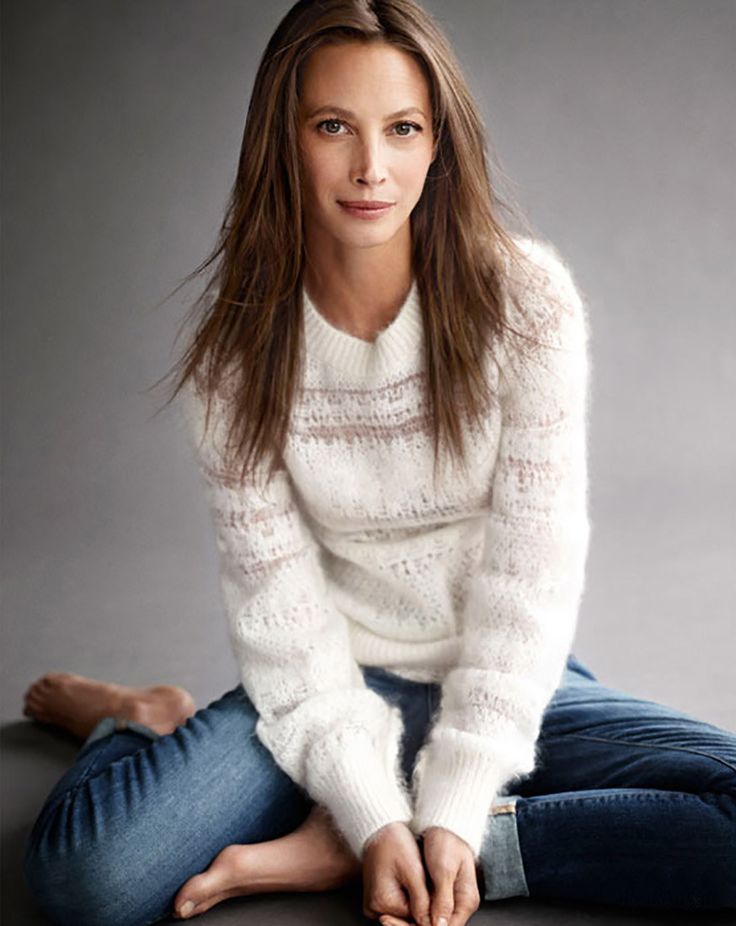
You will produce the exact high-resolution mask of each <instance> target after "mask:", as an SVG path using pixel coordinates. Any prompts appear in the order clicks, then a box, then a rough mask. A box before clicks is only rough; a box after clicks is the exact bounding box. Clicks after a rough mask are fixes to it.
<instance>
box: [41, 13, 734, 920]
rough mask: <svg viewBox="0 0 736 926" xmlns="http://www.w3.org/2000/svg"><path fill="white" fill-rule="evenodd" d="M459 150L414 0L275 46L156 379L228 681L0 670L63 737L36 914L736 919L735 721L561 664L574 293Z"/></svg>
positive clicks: (581, 403)
mask: <svg viewBox="0 0 736 926" xmlns="http://www.w3.org/2000/svg"><path fill="white" fill-rule="evenodd" d="M486 148H487V145H486V140H485V135H484V131H483V126H482V120H481V118H480V116H479V112H478V109H477V107H476V104H475V102H474V101H473V99H472V96H471V94H470V92H469V90H468V86H467V83H466V81H465V80H464V78H463V76H462V73H461V71H460V68H459V66H458V63H457V60H456V57H455V55H454V53H453V51H452V49H451V47H450V45H449V44H448V42H447V39H446V38H445V37H444V36H443V35H442V33H441V31H440V30H439V28H438V26H437V25H436V23H435V22H434V21H433V20H432V18H431V17H430V16H429V15H428V13H427V12H426V11H424V10H423V9H422V8H421V7H420V6H419V5H418V4H417V3H416V2H414V0H319V2H315V0H300V2H298V3H297V4H296V5H294V6H293V7H292V8H291V9H290V10H289V11H288V12H287V14H286V15H285V16H284V18H283V19H282V21H281V22H280V23H279V25H278V27H277V28H276V31H275V32H274V34H273V36H272V38H271V39H270V41H269V43H268V46H267V48H266V50H265V52H264V54H263V57H262V60H261V62H260V65H259V68H258V71H257V74H256V78H255V83H254V87H253V91H252V97H251V100H250V106H249V109H248V114H247V121H246V125H245V132H244V137H243V142H242V149H241V152H240V160H239V164H238V174H237V178H236V181H235V184H234V187H233V191H232V197H231V201H230V203H229V204H228V209H227V215H226V218H225V219H224V220H223V224H222V230H221V235H220V238H219V241H218V243H217V247H216V249H215V250H214V252H213V253H212V255H211V257H210V258H209V260H208V261H207V262H205V264H204V265H203V267H202V268H199V270H198V271H197V272H200V271H201V270H202V269H204V267H207V266H209V265H210V264H212V263H215V271H214V272H213V274H212V276H211V278H210V281H209V283H210V285H208V286H207V287H206V289H205V292H204V294H203V296H202V297H200V300H198V306H199V307H200V308H201V310H202V311H201V314H200V317H199V320H198V324H197V326H196V331H195V332H194V334H193V336H192V337H191V339H190V340H189V342H188V345H187V350H186V353H185V354H183V356H182V357H181V358H180V361H179V367H178V374H179V375H178V381H177V384H176V389H175V391H174V394H173V395H172V399H173V398H174V397H175V396H176V395H179V396H180V397H181V404H180V406H179V408H180V413H181V416H182V417H181V419H180V420H181V421H182V423H183V424H184V425H185V426H186V428H187V432H186V433H187V435H188V439H189V440H190V444H191V448H192V451H193V453H194V454H195V457H196V460H197V462H198V466H199V467H200V471H201V474H202V481H203V490H204V491H206V493H207V496H208V499H209V501H210V503H211V511H212V516H213V519H214V526H215V529H216V538H217V545H218V548H219V553H220V567H221V568H220V575H221V588H222V598H223V605H224V611H225V615H226V620H227V626H228V629H229V638H230V640H231V643H232V647H233V652H234V655H235V658H236V660H237V665H238V667H239V676H240V680H239V682H238V684H237V685H236V687H234V688H232V689H231V690H228V691H226V692H225V693H224V694H223V695H222V697H220V698H219V699H218V700H216V701H214V702H212V703H211V704H210V705H208V706H207V707H204V708H201V709H199V710H195V705H194V704H193V702H192V698H191V697H190V696H189V695H188V693H187V692H186V691H184V690H182V689H181V688H178V687H177V686H173V685H156V686H154V687H151V688H146V689H133V688H127V687H124V686H120V685H113V684H107V683H104V682H100V681H96V680H93V679H89V678H85V677H82V676H79V675H72V674H68V673H50V674H48V675H46V676H44V677H43V678H42V679H40V680H39V681H37V682H35V683H34V684H33V685H31V686H30V688H29V690H28V692H27V695H26V708H25V711H26V713H27V714H28V715H29V716H31V717H33V718H36V719H37V720H38V721H40V722H45V723H52V724H55V725H59V726H62V727H65V728H67V729H68V730H70V731H72V732H73V733H74V734H76V735H77V736H78V737H80V738H82V739H83V740H84V742H83V745H82V748H81V751H80V753H79V756H78V758H77V760H76V763H75V764H74V766H73V767H72V768H71V769H70V770H69V771H68V772H67V773H66V774H65V775H64V776H63V777H62V779H61V780H60V781H59V782H58V784H57V785H56V787H55V788H54V789H53V790H52V792H51V794H50V795H49V797H48V798H47V800H46V802H45V803H44V805H43V807H42V809H41V812H40V814H39V816H38V818H37V819H36V821H35V824H34V826H33V828H32V831H31V832H30V834H29V837H28V840H27V845H26V851H25V859H24V872H25V877H26V880H27V882H28V885H29V886H30V888H31V890H32V893H33V896H34V898H35V900H36V901H37V903H38V905H39V907H40V908H41V909H42V910H43V911H44V912H45V913H46V914H47V915H48V917H49V918H50V919H51V921H53V922H54V923H59V924H68V926H92V924H95V926H143V924H150V923H154V922H156V921H158V920H161V919H164V918H166V917H167V916H169V915H171V914H173V915H175V916H177V917H181V918H189V917H192V916H196V915H199V914H202V913H205V911H207V910H209V909H211V908H212V907H214V906H215V905H217V904H219V903H220V902H222V901H225V900H231V899H232V898H239V897H241V896H242V895H249V894H254V893H257V892H262V891H270V892H272V891H325V890H331V889H335V888H337V887H340V886H342V885H347V884H349V883H350V882H351V881H353V880H361V881H362V892H363V894H362V896H363V912H364V913H365V915H366V916H368V917H369V918H372V919H380V920H381V922H382V923H384V924H387V926H401V924H407V923H420V924H428V926H429V924H431V926H443V924H446V926H464V924H465V923H466V922H467V921H468V919H469V918H470V916H471V915H472V914H473V912H474V911H475V910H477V909H478V907H479V906H480V905H481V904H487V903H489V902H492V901H494V900H497V899H500V898H506V897H515V896H516V897H530V898H544V899H548V898H554V899H559V900H565V901H570V902H590V901H600V902H603V903H612V904H621V905H627V904H628V905H644V906H650V907H679V908H690V909H715V908H719V907H730V908H734V907H736V736H734V735H733V734H732V733H729V732H727V731H725V730H722V729H720V728H718V727H715V726H712V725H709V724H707V723H705V722H702V721H700V720H698V719H696V718H694V717H691V716H688V715H686V714H683V713H681V712H678V711H675V710H673V709H670V708H668V707H666V706H663V705H660V704H656V703H653V702H651V701H645V700H642V699H640V698H637V697H634V696H632V695H630V694H626V693H623V692H621V691H618V690H616V689H613V688H609V687H607V686H606V685H605V684H603V683H601V682H600V681H599V680H598V679H597V678H596V676H595V675H594V673H593V672H592V671H591V670H590V669H589V668H588V667H587V666H586V665H584V664H583V663H582V662H581V661H580V660H579V659H577V658H576V656H575V655H574V654H573V652H572V645H573V639H574V634H575V629H576V622H577V616H578V611H579V607H580V601H581V598H582V594H583V589H584V576H585V565H586V557H587V551H588V545H589V535H590V521H589V515H588V478H587V469H588V467H587V448H586V424H587V418H588V412H589V405H590V403H589V395H590V359H589V345H590V330H589V321H588V314H587V309H586V300H585V299H584V298H583V296H582V294H581V292H580V290H579V288H578V286H577V285H576V283H575V281H574V279H573V275H572V272H571V270H570V268H569V266H568V264H567V262H566V261H565V260H564V259H563V257H562V256H561V254H560V253H559V251H558V250H557V249H556V248H555V247H554V246H553V245H552V244H551V243H550V242H548V241H546V240H544V239H543V238H542V237H541V236H539V235H536V234H529V232H528V229H526V230H523V231H520V230H519V228H518V227H517V228H514V229H513V230H512V228H511V225H510V224H509V225H508V227H505V225H504V223H503V222H502V220H501V217H500V214H499V205H498V199H497V197H496V195H495V192H494V190H493V187H492V185H491V180H490V177H489V167H488V164H489V161H488V158H487V155H486ZM215 261H216V262H215ZM234 902H235V903H239V904H247V901H243V900H242V899H240V900H237V901H234ZM244 909H245V908H244Z"/></svg>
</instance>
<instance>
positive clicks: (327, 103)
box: [299, 42, 434, 247]
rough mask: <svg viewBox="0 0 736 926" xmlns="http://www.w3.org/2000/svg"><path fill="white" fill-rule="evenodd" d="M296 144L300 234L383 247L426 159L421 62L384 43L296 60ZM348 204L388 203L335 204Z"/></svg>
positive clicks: (410, 200) (409, 202) (408, 204)
mask: <svg viewBox="0 0 736 926" xmlns="http://www.w3.org/2000/svg"><path fill="white" fill-rule="evenodd" d="M299 145H300V151H301V158H302V168H303V174H304V181H305V189H304V219H305V225H306V227H307V231H308V232H310V231H311V232H312V233H316V234H319V235H325V234H326V235H328V236H330V237H332V238H333V239H335V240H336V242H339V243H340V244H342V245H343V246H348V247H373V246H376V245H381V244H386V243H387V242H389V241H390V240H391V239H392V238H393V237H394V235H395V234H396V233H397V231H399V229H401V228H402V227H403V226H404V225H405V223H406V222H408V220H409V215H410V213H411V211H412V209H413V208H414V206H415V205H416V203H417V201H418V200H419V198H420V196H421V193H422V189H423V187H424V181H425V178H426V176H427V170H428V169H429V165H430V163H431V162H432V160H433V158H434V149H433V139H432V114H431V108H430V95H429V88H428V86H427V82H426V79H425V77H424V74H423V73H422V71H421V68H420V67H419V65H418V64H417V63H416V61H415V60H414V59H413V58H412V57H411V56H410V55H408V54H407V53H406V52H404V51H402V50H401V49H398V48H396V47H395V46H393V45H390V44H388V43H386V42H381V43H376V44H371V45H368V44H365V43H362V42H348V43H346V44H341V45H325V46H322V47H320V48H318V49H316V50H315V51H314V52H312V54H311V55H310V57H309V59H308V60H307V61H306V62H305V67H304V73H303V82H302V86H301V92H300V111H299ZM356 201H357V202H365V201H381V202H386V203H389V204H390V205H389V206H387V207H386V208H385V209H382V210H380V211H373V212H369V211H367V210H362V211H351V210H350V209H349V208H347V207H345V206H344V205H342V203H345V202H356Z"/></svg>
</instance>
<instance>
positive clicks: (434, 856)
mask: <svg viewBox="0 0 736 926" xmlns="http://www.w3.org/2000/svg"><path fill="white" fill-rule="evenodd" d="M422 854H423V856H424V864H425V865H426V867H427V871H428V872H429V877H430V878H431V880H432V886H433V887H432V900H431V905H430V906H431V917H432V926H465V924H466V923H467V921H468V920H469V919H470V917H471V916H472V915H473V914H474V913H475V911H476V910H477V909H478V907H479V906H480V900H481V898H480V890H479V889H478V873H477V871H476V866H475V859H474V857H473V852H472V850H471V848H470V846H469V845H468V844H467V843H466V842H465V840H464V839H461V838H460V837H459V836H457V835H456V834H455V833H452V832H450V830H446V829H444V828H443V827H441V826H432V827H430V828H429V829H428V830H425V832H424V843H423V846H422ZM387 912H391V911H387ZM443 918H444V919H445V921H446V922H445V923H443V922H442V919H443ZM381 923H382V926H406V921H404V922H402V920H400V919H396V918H395V917H394V916H388V917H386V918H385V919H384V917H381Z"/></svg>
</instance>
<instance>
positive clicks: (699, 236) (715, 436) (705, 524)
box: [2, 0, 736, 923]
mask: <svg viewBox="0 0 736 926" xmlns="http://www.w3.org/2000/svg"><path fill="white" fill-rule="evenodd" d="M289 5H290V4H289V3H284V2H278V3H256V2H247V0H217V2H202V0H200V2H195V0H146V2H143V0H126V2H111V0H75V2H69V0H53V2H48V0H5V2H4V3H3V10H2V16H3V23H2V26H3V35H2V43H3V48H2V50H3V63H2V66H3V130H4V132H3V138H4V146H3V178H2V181H3V210H4V238H3V254H2V260H3V271H4V272H3V287H4V293H3V294H4V311H3V338H2V350H3V357H2V359H3V363H2V399H3V415H2V453H3V459H2V542H3V557H2V567H3V589H4V607H3V616H4V621H3V625H4V626H3V634H4V636H3V647H2V651H3V656H4V665H3V669H4V671H3V680H2V694H3V704H2V715H3V716H2V719H3V723H4V728H3V735H4V742H5V749H4V759H5V767H6V774H5V776H4V790H5V794H4V798H5V808H6V809H5V823H4V828H3V839H4V843H5V849H6V851H5V874H6V877H8V878H9V879H10V880H11V881H12V882H17V878H18V870H17V859H16V856H17V852H18V850H19V847H20V844H21V841H22V839H23V837H24V836H25V833H26V831H27V829H28V827H29V825H30V823H31V822H32V819H33V817H34V816H35V814H36V813H37V811H38V809H39V807H40V802H41V801H42V799H43V797H44V796H45V794H46V793H47V791H48V790H49V789H50V788H51V786H52V784H53V783H54V782H55V781H56V779H57V778H58V777H59V776H60V774H61V773H62V771H63V770H64V769H65V768H66V767H67V765H68V764H70V763H71V761H72V760H73V757H74V754H75V748H74V746H73V744H72V743H70V741H69V740H68V739H65V738H63V737H58V736H54V735H53V733H52V732H49V731H48V730H46V729H41V728H39V727H38V726H37V725H33V724H31V723H30V722H29V721H28V720H26V719H25V718H23V716H22V714H21V709H22V694H23V692H24V691H25V689H26V687H27V686H28V684H29V683H30V682H31V681H32V680H33V679H35V678H37V677H38V676H39V675H41V674H42V673H44V672H45V671H48V670H62V669H63V670H69V671H74V672H79V673H83V674H86V675H92V676H96V677H101V678H107V679H110V680H114V681H118V682H124V683H129V684H133V685H148V684H152V683H155V682H164V681H165V682H175V683H178V684H182V685H185V686H187V687H188V688H189V689H190V690H191V691H192V693H193V694H194V696H195V698H196V700H197V703H198V706H204V705H205V704H206V703H208V702H209V701H210V700H212V699H214V698H216V697H218V696H219V695H220V694H221V693H222V692H223V691H225V690H226V689H228V688H231V687H232V686H233V685H234V684H235V683H236V682H237V673H236V668H235V664H234V660H233V657H232V656H231V654H230V651H229V647H228V644H227V640H226V634H225V626H224V618H223V615H222V609H221V604H220V598H219V588H218V583H217V559H216V551H215V547H214V538H213V531H212V527H211V524H210V520H209V513H208V511H207V508H206V503H205V499H204V495H203V491H202V487H201V484H200V482H199V478H198V474H197V472H196V469H195V464H194V461H193V459H192V458H191V456H190V453H189V449H188V446H187V444H186V440H185V435H184V434H183V432H182V429H181V425H180V423H179V421H178V420H177V417H176V414H175V413H174V410H168V411H166V412H165V413H163V414H161V415H159V416H157V417H153V413H154V412H155V410H156V409H157V408H158V407H159V405H160V404H161V403H162V402H163V398H164V393H163V392H161V391H159V392H153V393H151V392H146V390H147V389H148V387H149V386H151V384H152V383H153V382H154V381H155V380H156V379H158V378H159V377H160V376H161V375H162V374H163V373H164V372H165V371H166V370H167V369H168V367H169V365H170V364H171V363H172V362H173V360H174V358H175V356H177V354H178V351H179V350H180V349H181V347H182V346H183V344H182V342H179V344H175V343H174V338H175V335H176V330H177V327H178V325H179V322H180V320H181V319H182V317H183V315H184V312H185V311H186V309H187V308H188V306H189V304H190V303H191V300H192V298H193V297H194V295H195V292H196V291H195V290H194V289H192V288H191V287H190V288H189V289H188V290H185V291H183V292H182V293H180V294H179V295H178V296H176V297H175V298H173V299H171V300H169V301H168V302H165V303H164V304H163V305H161V306H159V307H157V306H156V304H157V303H158V302H159V301H160V300H161V299H163V298H164V297H165V296H166V294H167V293H169V292H170V291H171V290H172V289H173V288H174V286H175V285H176V284H177V283H178V282H179V281H180V280H181V279H182V278H183V277H184V275H185V274H186V273H188V272H189V271H190V270H192V269H193V268H194V267H195V266H196V264H198V263H199V262H200V261H201V260H202V259H203V258H204V256H205V255H206V254H207V253H208V252H209V249H210V247H211V245H212V244H213V241H214V235H215V232H216V229H217V228H218V226H219V223H220V221H221V217H222V211H223V208H224V205H225V201H226V196H227V193H228V191H229V189H230V185H231V183H232V181H233V178H234V174H235V168H236V162H237V155H238V150H239V143H240V138H241V132H242V127H243V122H244V118H245V112H246V107H247V102H248V96H249V92H250V88H251V84H252V79H253V76H254V73H255V68H256V65H257V61H258V58H259V56H260V54H261V51H262V49H263V47H264V45H265V42H266V41H267V39H268V36H269V35H270V33H271V31H272V30H273V28H274V27H275V25H276V23H277V21H278V19H279V18H280V16H281V15H282V14H283V13H284V12H285V11H286V9H288V6H289ZM427 7H428V8H429V9H430V10H432V12H434V13H435V15H436V16H437V17H438V18H439V20H440V22H441V23H442V25H443V26H444V27H445V29H446V30H447V32H448V34H449V36H450V38H451V40H452V41H453V42H454V44H455V47H456V48H457V51H458V54H459V56H460V59H461V61H462V63H463V65H464V67H465V70H466V73H467V75H468V79H469V81H470V83H471V86H472V88H473V90H474V92H475V93H476V95H477V98H478V100H479V102H480V105H481V107H482V111H483V113H484V118H485V120H486V125H487V128H488V131H489V135H490V138H491V143H492V145H493V147H494V149H495V151H496V152H497V154H498V156H499V158H500V160H501V163H502V166H503V169H504V171H505V172H506V173H507V174H508V175H509V177H510V178H511V180H512V182H513V188H512V189H513V190H514V191H515V194H516V196H517V198H518V200H519V201H520V203H521V204H522V205H523V206H524V207H525V208H526V209H527V211H528V214H529V216H530V217H531V219H532V221H533V222H534V223H535V224H536V226H537V227H538V228H539V229H541V231H542V233H543V234H544V235H545V237H548V238H549V239H550V240H552V241H553V242H554V243H555V244H556V245H557V246H558V248H559V249H560V251H561V252H562V253H563V255H564V256H565V257H566V258H567V260H568V261H569V263H570V264H571V266H572V268H573V271H574V273H575V276H576V279H577V281H578V284H579V285H580V287H581V288H582V290H583V291H584V293H585V295H586V297H587V299H588V301H589V304H590V313H591V321H592V327H593V406H592V428H591V434H590V441H591V449H590V460H591V480H592V490H591V491H592V521H593V533H592V540H591V551H590V557H589V563H588V579H587V590H586V593H585V597H584V601H583V605H582V610H581V614H580V623H579V629H578V634H577V639H576V646H575V651H576V653H577V655H578V656H580V658H582V659H583V660H584V661H585V662H587V663H588V664H589V665H590V667H591V668H592V669H593V670H594V671H595V672H596V673H597V675H598V677H599V678H601V680H603V681H605V682H606V683H607V684H610V685H614V686H616V687H621V688H625V689H627V690H629V691H631V692H634V693H637V694H638V695H640V696H642V697H648V698H653V699H656V700H659V701H663V702H666V703H668V704H670V705H672V706H674V707H678V708H680V709H682V710H686V711H688V712H690V713H694V714H697V715H698V716H700V717H702V718H703V719H706V720H708V721H710V722H712V723H715V724H718V725H720V726H724V727H727V728H729V729H735V728H736V688H735V686H734V683H733V664H734V659H733V657H734V641H735V640H736V632H735V631H734V623H733V615H734V607H733V603H732V602H733V592H734V587H733V571H734V562H736V560H735V558H734V546H735V544H734V511H735V510H736V506H735V505H734V501H735V499H734V494H735V490H734V474H735V473H736V468H735V467H734V462H735V460H734V457H735V451H736V443H735V441H734V436H733V421H734V408H733V399H732V396H733V394H734V388H735V387H736V358H735V356H734V355H735V352H736V323H735V322H734V308H735V306H734V297H733V291H734V272H733V270H734V257H733V248H734V242H736V228H735V227H734V226H735V224H736V223H735V220H734V214H735V213H736V185H735V184H734V164H735V163H736V122H735V120H734V118H733V109H732V105H733V99H734V91H735V90H736V74H735V73H734V72H735V70H736V68H735V62H736V56H735V55H734V54H733V50H734V48H735V47H736V5H735V4H734V2H731V0H700V2H694V0H691V2H686V0H647V2H643V0H555V2H554V3H552V2H549V0H514V2H503V0H454V2H453V3H451V4H450V3H440V2H436V0H435V2H428V3H427ZM729 425H730V426H729ZM10 747H12V748H10ZM6 896H7V897H10V900H8V901H7V904H9V905H10V906H9V907H8V911H7V912H8V915H9V916H12V915H15V916H16V917H17V922H23V923H27V922H31V921H35V920H33V916H34V914H33V913H32V912H30V907H29V908H27V907H26V905H27V904H28V900H27V897H26V896H25V894H24V888H23V887H22V886H20V885H17V883H14V887H13V890H12V891H10V892H7V893H6ZM11 908H12V912H11ZM233 909H234V908H233ZM233 909H231V910H230V911H229V913H230V914H231V915H232V913H233ZM284 909H286V908H284ZM236 912H237V911H236ZM220 915H221V916H222V917H223V918H222V919H221V920H219V919H217V914H210V915H209V916H210V919H212V921H213V922H218V921H222V922H225V921H226V919H225V917H226V911H223V912H222V914H220ZM554 915H561V911H560V912H559V913H558V914H554ZM565 916H566V918H567V919H568V920H569V919H570V911H567V912H566V913H565ZM479 918H480V915H479ZM9 921H10V920H8V922H9ZM274 921H278V922H286V921H287V920H286V919H285V914H281V916H280V918H277V920H274ZM346 921H352V920H346ZM670 921H671V919H670ZM38 922H41V920H40V919H38ZM489 922H490V920H489Z"/></svg>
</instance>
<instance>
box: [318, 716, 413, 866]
mask: <svg viewBox="0 0 736 926" xmlns="http://www.w3.org/2000/svg"><path fill="white" fill-rule="evenodd" d="M402 729H403V727H402V720H401V715H400V713H399V710H398V708H394V709H392V711H391V723H390V730H389V732H388V735H387V742H386V743H384V744H382V745H383V746H384V747H386V745H387V744H388V748H386V749H384V751H383V752H381V751H380V750H379V749H377V748H376V746H375V744H374V741H373V738H372V737H371V735H370V733H369V731H368V730H366V729H364V728H353V729H352V730H350V731H349V732H348V731H344V732H343V734H342V736H341V744H340V749H339V750H335V751H334V752H331V754H330V755H331V759H332V761H329V762H324V763H323V762H319V763H318V764H315V762H311V763H310V770H309V781H308V791H309V793H310V794H311V795H312V797H313V798H314V799H316V800H317V801H318V802H319V803H321V804H323V805H324V806H325V807H327V809H328V810H329V811H330V813H331V814H332V817H333V819H334V821H335V825H336V826H337V828H338V829H339V830H340V832H341V833H342V834H343V836H344V837H345V841H346V842H347V843H348V845H349V846H350V848H351V850H352V851H353V853H354V854H355V856H356V858H358V859H362V857H363V849H364V847H365V844H366V842H367V841H368V839H369V838H370V837H371V836H372V835H373V834H374V833H375V832H377V830H379V829H380V828H381V827H383V826H386V824H388V823H394V822H397V821H398V822H402V823H406V824H407V825H408V824H409V822H410V821H411V817H412V808H411V798H410V795H409V793H408V791H407V789H406V787H405V786H404V785H403V779H401V778H400V774H401V773H400V770H399V763H398V746H399V741H400V737H401V731H402ZM312 757H315V756H314V752H313V753H312ZM315 758H316V757H315Z"/></svg>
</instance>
